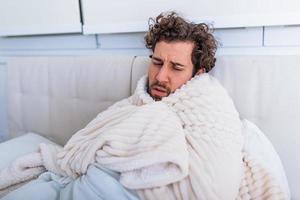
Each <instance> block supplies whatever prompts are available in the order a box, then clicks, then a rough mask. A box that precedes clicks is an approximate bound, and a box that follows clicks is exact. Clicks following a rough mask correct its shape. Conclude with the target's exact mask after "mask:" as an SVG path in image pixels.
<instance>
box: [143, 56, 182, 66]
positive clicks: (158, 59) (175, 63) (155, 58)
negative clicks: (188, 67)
mask: <svg viewBox="0 0 300 200" xmlns="http://www.w3.org/2000/svg"><path fill="white" fill-rule="evenodd" d="M149 57H150V58H152V59H154V60H155V61H158V62H163V60H162V59H160V58H157V57H155V56H153V55H150V56H149ZM170 63H172V65H178V66H181V67H184V66H185V65H183V64H181V63H178V62H173V61H170Z"/></svg>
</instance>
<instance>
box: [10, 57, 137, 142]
mask: <svg viewBox="0 0 300 200" xmlns="http://www.w3.org/2000/svg"><path fill="white" fill-rule="evenodd" d="M133 58H134V57H133V56H118V57H117V58H116V57H115V56H77V57H62V56H60V57H31V58H30V57H18V58H12V59H10V60H9V61H8V80H9V81H8V119H9V120H8V122H9V133H10V136H11V137H15V136H18V135H21V134H24V133H25V132H35V133H39V134H41V135H43V136H46V137H48V138H50V139H51V140H53V141H55V142H57V143H59V144H64V143H65V142H66V141H67V140H68V139H69V138H70V137H71V136H72V134H74V133H75V132H76V131H77V130H80V129H81V128H83V127H84V126H85V125H86V124H87V123H88V122H89V121H91V120H92V119H93V118H94V117H95V116H96V115H97V113H99V112H101V111H102V110H104V109H106V108H107V107H108V106H109V105H111V104H113V103H114V102H116V101H118V100H120V99H123V98H125V97H127V96H129V95H130V90H131V88H130V84H131V64H132V61H133Z"/></svg>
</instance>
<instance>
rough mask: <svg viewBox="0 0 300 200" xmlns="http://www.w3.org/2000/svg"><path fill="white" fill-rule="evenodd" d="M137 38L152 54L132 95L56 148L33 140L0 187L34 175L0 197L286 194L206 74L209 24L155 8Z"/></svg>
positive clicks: (266, 145)
mask: <svg viewBox="0 0 300 200" xmlns="http://www.w3.org/2000/svg"><path fill="white" fill-rule="evenodd" d="M145 42H146V47H147V48H149V49H151V51H152V52H153V54H152V55H151V56H150V59H151V62H150V65H149V70H148V76H144V77H142V78H141V79H140V80H139V82H138V85H137V88H136V90H135V93H134V94H133V95H132V96H131V97H129V98H127V99H124V100H122V101H120V102H117V103H116V104H114V105H113V106H111V107H109V108H108V109H107V110H106V111H104V112H102V113H100V114H99V115H98V116H97V117H96V118H95V119H94V120H93V121H92V122H90V123H89V124H88V125H87V126H86V127H85V128H84V129H82V130H80V131H78V132H77V133H76V134H74V135H73V137H72V138H71V139H70V140H69V141H68V142H67V144H66V145H65V146H64V147H63V148H62V147H59V146H54V145H50V144H47V145H46V144H41V145H40V149H39V152H36V153H34V154H30V155H27V156H24V157H21V158H19V159H18V160H16V161H15V162H14V163H12V165H11V166H10V167H8V168H6V169H4V170H2V171H0V177H1V179H0V188H1V189H4V188H9V187H11V186H12V185H14V184H17V183H20V182H24V181H27V180H30V179H32V178H34V177H37V176H39V175H40V174H41V175H40V176H39V178H38V179H36V180H34V181H31V182H30V183H28V184H26V185H24V186H22V187H20V188H18V189H17V190H14V191H13V192H11V193H9V194H8V195H6V196H5V197H3V199H4V200H8V199H47V200H48V199H49V200H54V199H118V200H120V199H149V200H152V199H153V200H154V199H162V200H173V199H174V200H175V199H178V200H179V199H185V200H189V199H190V200H193V199H195V200H196V199H204V200H215V199H222V200H234V199H243V200H244V199H289V198H290V194H289V188H288V184H287V180H286V177H285V174H284V171H283V168H282V165H281V162H280V159H279V157H278V156H277V154H276V152H275V151H274V149H273V147H272V145H271V144H270V142H269V141H268V140H267V139H266V137H265V136H264V135H263V133H261V132H260V130H259V129H258V128H257V127H256V126H255V125H253V124H252V123H251V122H249V121H247V120H241V119H240V118H239V114H238V112H237V110H236V108H235V107H234V104H233V102H232V100H231V98H230V97H229V96H228V94H227V92H226V91H225V90H224V88H223V87H222V86H221V85H220V84H219V82H218V81H217V80H216V79H215V78H213V77H212V76H210V75H209V74H207V73H206V72H208V71H210V70H211V69H212V68H213V67H214V64H215V60H216V59H215V52H216V48H217V43H216V40H215V39H214V37H213V35H212V34H211V30H210V29H209V27H208V26H207V25H206V24H204V23H200V24H195V23H190V22H188V21H186V20H185V19H183V18H182V17H180V16H178V15H177V14H176V13H173V12H171V13H162V14H161V15H159V16H158V17H157V18H156V19H152V20H151V21H150V25H149V31H148V33H147V34H146V36H145ZM43 172H44V173H43Z"/></svg>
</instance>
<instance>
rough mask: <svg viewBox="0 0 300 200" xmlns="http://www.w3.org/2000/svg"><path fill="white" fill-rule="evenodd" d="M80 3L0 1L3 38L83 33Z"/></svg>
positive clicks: (27, 0) (32, 0)
mask: <svg viewBox="0 0 300 200" xmlns="http://www.w3.org/2000/svg"><path fill="white" fill-rule="evenodd" d="M81 28H82V26H81V21H80V8H79V1H78V0H63V1H61V0H26V1H21V0H0V36H17V35H36V34H59V33H80V32H81Z"/></svg>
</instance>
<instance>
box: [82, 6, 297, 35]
mask: <svg viewBox="0 0 300 200" xmlns="http://www.w3.org/2000/svg"><path fill="white" fill-rule="evenodd" d="M81 5H82V8H83V32H84V33H85V34H95V33H120V32H143V31H146V30H147V28H148V23H147V22H148V18H149V17H156V16H157V15H158V14H159V13H161V12H163V11H172V10H174V11H177V12H178V13H179V14H181V15H183V16H184V17H186V18H187V19H189V20H191V21H193V22H197V23H198V22H209V23H211V24H213V25H214V27H215V28H233V27H259V26H269V25H286V24H299V23H300V15H299V11H298V10H299V8H300V1H299V0H245V1H243V0H241V1H239V0H226V1H224V0H209V1H207V0H185V1H181V0H163V1H162V0H125V1H121V0H110V1H104V0H81Z"/></svg>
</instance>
